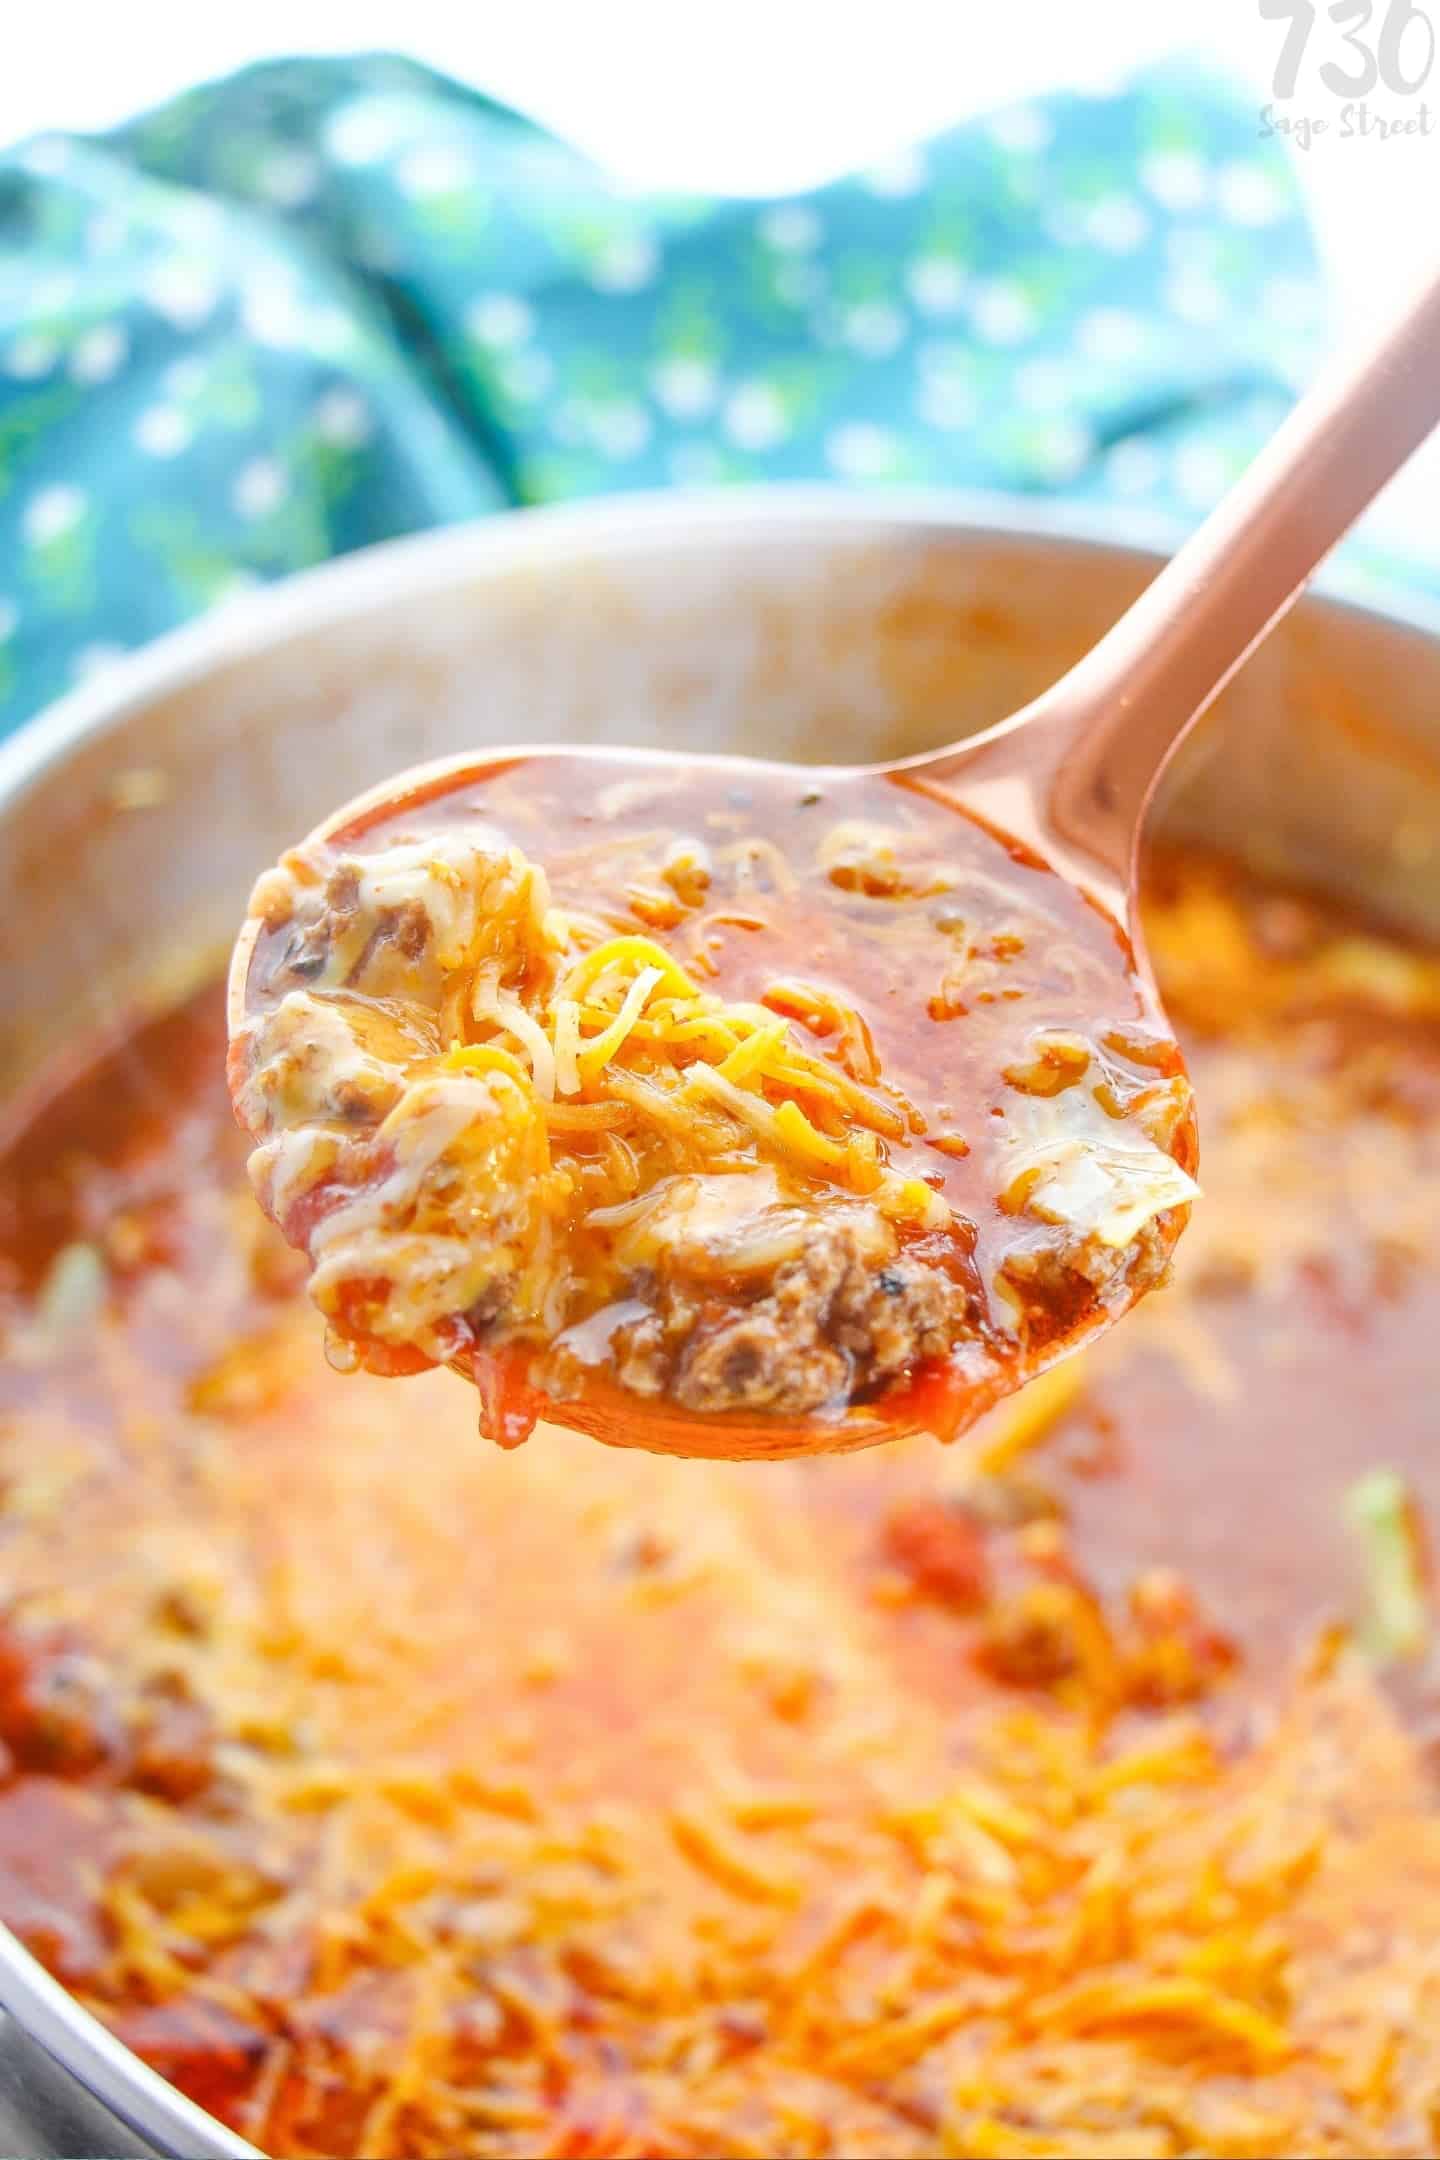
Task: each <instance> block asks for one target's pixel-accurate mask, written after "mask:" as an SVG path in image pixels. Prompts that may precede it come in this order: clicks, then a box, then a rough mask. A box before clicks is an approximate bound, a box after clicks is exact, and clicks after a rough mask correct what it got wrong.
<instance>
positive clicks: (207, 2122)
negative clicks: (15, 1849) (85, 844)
mask: <svg viewBox="0 0 1440 2160" xmlns="http://www.w3.org/2000/svg"><path fill="white" fill-rule="evenodd" d="M806 531H813V532H814V533H815V534H817V535H818V536H821V537H829V538H836V537H844V538H848V539H850V540H852V541H861V542H863V541H864V540H865V539H866V538H867V537H871V538H875V539H881V538H887V537H889V538H894V537H896V536H900V535H905V534H911V535H914V536H915V537H916V538H919V539H923V538H926V537H930V538H933V539H943V538H944V537H946V536H947V535H950V536H955V537H962V538H969V539H973V540H974V541H975V542H977V543H980V544H985V543H987V542H988V543H991V544H998V545H1013V546H1016V547H1021V548H1023V547H1024V546H1025V544H1026V543H1032V542H1039V543H1043V544H1046V545H1050V546H1056V545H1058V546H1060V547H1062V548H1065V549H1070V550H1073V551H1074V552H1075V553H1077V554H1090V555H1093V554H1096V553H1103V554H1108V555H1111V556H1128V557H1129V558H1131V559H1132V560H1134V561H1138V562H1141V563H1144V562H1150V563H1153V564H1155V565H1156V566H1158V564H1159V562H1160V561H1161V560H1163V558H1164V557H1165V556H1166V555H1167V554H1169V553H1171V552H1173V551H1174V549H1175V547H1176V546H1177V545H1178V543H1179V541H1180V540H1181V539H1182V538H1183V537H1184V531H1183V528H1182V527H1180V526H1179V525H1178V524H1177V523H1176V522H1175V521H1173V520H1170V519H1166V518H1159V517H1155V516H1153V515H1144V514H1136V513H1132V512H1131V511H1128V510H1126V509H1124V508H1120V509H1116V508H1114V507H1112V506H1107V505H1103V504H1094V503H1090V504H1063V503H1056V502H1052V501H1048V500H1044V499H1040V498H1030V497H1025V496H1015V495H1003V494H988V493H983V492H963V493H962V492H960V491H958V490H952V489H942V488H935V489H926V488H906V489H889V488H886V489H877V490H874V491H870V490H865V491H858V490H850V489H845V488H840V487H830V486H825V485H810V484H792V485H771V486H757V487H735V488H724V489H705V490H697V491H692V490H683V489H676V490H669V491H656V492H646V493H637V494H633V495H620V496H615V495H611V496H601V497H596V498H593V499H591V500H589V501H586V502H582V503H575V504H561V505H546V506H541V507H535V508H523V509H515V510H510V511H503V512H500V513H497V514H495V515H493V516H490V517H487V518H483V519H479V520H475V521H471V522H466V523H463V524H460V525H451V526H442V527H439V528H437V529H435V530H432V531H428V532H423V533H418V534H412V535H408V536H405V537H403V538H399V539H395V540H388V541H382V542H379V543H376V544H374V545H372V546H369V547H365V548H361V549H358V550H356V551H355V552H354V553H352V554H349V555H346V556H343V557H341V558H338V559H336V560H333V561H330V562H327V563H323V564H320V565H319V566H317V567H316V568H313V569H310V570H304V571H300V572H297V573H294V574H293V575H291V576H289V577H287V578H284V579H282V580H280V581H279V582H277V583H276V584H275V585H274V586H271V587H267V588H265V589H264V590H262V591H259V592H256V593H253V594H247V595H246V596H245V597H244V598H243V599H242V600H240V601H237V602H234V603H231V604H228V605H226V606H225V607H224V608H223V609H221V610H219V611H216V612H212V613H211V614H209V615H207V616H202V617H200V618H199V619H198V620H196V621H194V622H191V623H188V624H185V625H184V626H182V627H181V628H179V629H176V630H172V631H170V632H168V633H167V634H165V635H164V636H162V637H160V638H158V639H156V640H154V641H153V642H152V643H150V644H148V645H146V646H144V647H143V648H141V649H140V650H138V651H137V652H136V653H134V654H133V655H131V656H129V657H127V658H126V659H125V660H124V661H121V662H119V663H117V665H116V666H115V668H114V669H113V670H107V672H106V674H105V676H104V677H103V679H102V680H100V681H97V682H94V683H89V684H85V685H83V686H81V687H80V688H78V689H76V690H74V691H72V692H70V693H69V694H68V695H66V696H64V697H62V698H61V699H59V700H58V701H57V702H55V703H53V704H51V705H50V706H48V707H46V708H45V709H43V710H42V711H41V712H40V713H38V714H36V715H35V716H33V717H32V718H30V719H29V720H26V721H23V722H22V723H21V724H20V726H19V728H18V729H17V730H16V732H15V733H14V734H13V735H11V736H10V737H9V738H8V739H7V740H6V741H4V742H0V822H3V820H4V819H5V818H7V817H11V816H13V815H15V813H16V808H17V806H18V804H19V803H20V802H21V801H22V800H23V798H24V796H25V794H26V793H27V792H28V790H29V789H30V788H31V787H32V786H33V785H35V784H36V782H38V781H39V780H40V779H41V777H42V776H43V775H45V774H46V773H47V772H49V771H50V770H51V769H52V768H54V767H55V766H57V765H60V764H63V762H64V760H65V759H66V758H67V757H68V756H69V755H70V754H71V753H72V752H73V751H75V750H76V749H77V748H78V747H79V746H81V745H82V744H83V743H85V742H87V741H88V740H90V739H92V738H94V737H99V736H103V735H104V734H105V733H106V731H107V730H108V729H109V728H111V727H114V726H116V725H118V724H119V723H120V722H121V721H123V720H124V719H125V718H126V717H127V715H128V714H130V713H131V712H133V711H134V710H135V709H136V708H137V707H139V706H142V705H144V704H146V703H148V702H150V701H152V700H154V699H156V698H158V697H162V696H165V695H167V694H170V693H173V692H175V691H177V690H180V689H182V688H184V687H186V686H187V685H190V684H193V683H195V682H196V681H197V680H199V679H201V678H203V677H204V676H205V675H206V674H208V673H211V672H213V671H214V670H216V669H218V668H220V667H223V666H226V665H234V664H236V663H241V662H243V661H245V660H246V659H247V658H249V657H251V656H253V655H256V654H258V653H260V652H262V651H264V650H267V649H269V648H271V647H273V646H275V645H277V644H279V643H281V642H283V641H284V640H285V639H287V638H289V637H292V636H296V635H300V634H303V633H304V632H305V631H307V630H310V629H315V628H318V627H320V626H321V625H328V626H334V625H336V624H338V623H343V622H344V621H346V620H347V619H350V618H353V617H355V616H356V615H360V614H363V613H365V612H368V611H369V610H370V609H371V608H372V607H376V606H378V605H380V604H382V603H383V604H393V603H394V602H395V601H396V600H397V599H401V600H403V599H404V598H405V596H406V595H407V594H411V593H419V592H423V591H426V590H428V589H430V588H432V587H435V586H437V585H439V586H443V585H445V584H447V583H449V582H451V581H452V580H454V579H456V578H458V577H461V576H464V575H465V574H466V573H470V572H473V573H476V574H484V573H485V572H487V571H493V570H503V569H508V568H525V567H531V566H533V567H537V568H543V567H544V565H545V564H546V563H564V562H567V561H571V560H573V559H574V558H575V557H576V556H577V555H579V556H593V555H596V554H600V555H613V554H615V553H616V552H620V553H625V552H628V551H629V550H631V549H639V550H643V549H645V548H646V547H653V546H654V545H655V544H656V543H657V542H658V541H660V540H663V541H664V543H665V545H666V547H667V549H673V548H674V547H675V546H677V545H679V546H684V545H687V544H690V543H695V544H702V543H704V542H706V541H710V542H713V541H714V540H715V539H716V538H717V537H721V536H725V535H727V534H728V535H730V536H731V537H732V538H733V540H734V541H735V542H736V543H737V544H739V545H744V544H745V543H746V542H748V541H750V540H752V539H763V538H765V537H767V536H770V537H773V536H776V535H784V534H787V533H788V534H791V535H793V536H797V537H798V536H799V535H801V534H803V533H805V532H806ZM1314 589H1315V590H1316V592H1317V594H1318V595H1319V596H1320V597H1321V598H1323V600H1324V601H1325V602H1326V604H1327V605H1328V606H1330V607H1332V608H1338V609H1339V610H1340V611H1342V612H1343V613H1346V614H1349V615H1351V616H1355V617H1359V618H1362V619H1365V618H1368V619H1370V620H1372V621H1374V622H1376V623H1379V624H1386V625H1391V626H1395V627H1399V628H1403V629H1409V630H1414V631H1417V632H1419V633H1421V634H1422V635H1426V636H1428V637H1430V638H1432V639H1434V640H1435V641H1436V644H1437V646H1440V602H1437V601H1435V600H1433V599H1430V598H1428V597H1427V596H1425V595H1423V594H1422V593H1419V592H1417V591H1415V590H1413V589H1410V588H1406V587H1404V586H1399V585H1397V586H1396V588H1395V590H1394V592H1393V595H1392V594H1387V595H1386V596H1385V597H1384V598H1383V599H1382V598H1380V597H1377V595H1376V594H1375V593H1374V591H1373V589H1367V590H1366V591H1364V592H1363V593H1361V592H1360V591H1359V590H1358V589H1357V586H1356V584H1355V582H1354V580H1353V578H1351V577H1347V576H1346V575H1345V574H1344V572H1343V571H1342V572H1340V573H1332V574H1329V575H1326V576H1324V577H1322V578H1321V579H1320V580H1319V581H1317V584H1316V587H1315V588H1314ZM0 2011H4V2012H8V2013H9V2015H10V2016H11V2017H12V2018H13V2019H14V2020H15V2022H16V2024H17V2025H18V2026H19V2027H20V2028H21V2030H22V2031H23V2032H24V2033H25V2034H26V2035H28V2037H29V2038H30V2039H31V2040H32V2041H34V2042H35V2043H36V2044H37V2045H38V2046H39V2047H40V2048H41V2049H42V2050H43V2051H44V2053H45V2054H46V2055H47V2056H48V2057H49V2058H50V2060H51V2062H52V2063H53V2064H54V2065H55V2066H56V2068H57V2069H58V2070H60V2071H61V2072H62V2073H66V2074H68V2075H69V2076H70V2077H72V2078H73V2079H75V2080H76V2081H77V2082H78V2083H79V2085H80V2086H82V2087H83V2088H84V2090H85V2091H86V2092H87V2093H89V2094H90V2095H91V2096H92V2098H94V2099H95V2100H98V2101H99V2102H100V2103H101V2104H102V2105H103V2106H105V2107H107V2108H109V2109H110V2110H111V2112H112V2113H113V2114H114V2115H115V2116H116V2117H118V2118H119V2119H120V2120H121V2121H122V2122H123V2123H125V2124H126V2125H127V2126H128V2127H129V2128H130V2129H132V2130H133V2131H134V2132H135V2133H136V2134H137V2135H138V2136H139V2137H141V2138H144V2139H149V2140H151V2141H152V2142H154V2143H155V2144H156V2146H157V2147H158V2149H159V2150H161V2151H163V2152H168V2153H170V2154H184V2155H185V2156H186V2160H261V2156H260V2154H259V2151H258V2148H257V2147H255V2146H254V2145H251V2144H250V2143H249V2142H248V2141H247V2140H246V2139H244V2138H242V2137H241V2136H240V2135H239V2134H238V2133H237V2132H235V2131H232V2130H230V2129H227V2128H226V2127H225V2125H224V2124H222V2123H220V2122H219V2121H217V2119H216V2118H215V2117H214V2116H212V2115H210V2114H208V2113H207V2112H206V2111H205V2110H204V2109H203V2108H201V2107H199V2106H198V2105H197V2104H196V2103H195V2102H194V2101H191V2100H189V2099H187V2098H186V2097H185V2096H184V2094H183V2093H181V2092H180V2091H179V2090H178V2089H177V2088H176V2087H175V2086H173V2085H171V2084H170V2083H168V2082H167V2080H166V2079H164V2078H163V2077H161V2076H160V2075H159V2073H158V2072H157V2071H154V2070H152V2069H151V2068H150V2067H149V2066H148V2065H147V2064H146V2063H145V2062H143V2061H142V2060H141V2058H140V2057H139V2056H138V2055H136V2054H134V2053H133V2052H132V2051H131V2050H130V2049H129V2048H127V2047H126V2046H125V2045H124V2044H123V2043H122V2042H121V2041H119V2040H117V2039H116V2038H115V2037H114V2035H113V2034H112V2033H110V2032H109V2031H108V2030H107V2029H106V2027H105V2026H104V2025H103V2024H102V2023H101V2022H100V2020H99V2019H98V2018H97V2017H95V2016H94V2015H93V2014H92V2013H91V2012H90V2011H88V2010H86V2009H84V2008H83V2007H82V2006H81V2004H80V2003H79V2002H78V2001H77V2000H76V1999H75V1997H74V1996H72V1995H71V1994H70V1993H69V1992H68V1990H67V1989H66V1988H64V1987H63V1986H62V1985H61V1984H60V1983H59V1982H58V1981H57V1980H55V1979H53V1978H52V1977H51V1975H50V1974H49V1973H48V1972H47V1971H46V1970H45V1968H44V1967H43V1966H42V1965H41V1964H40V1962H39V1960H38V1959H36V1958H35V1957H33V1956H32V1955H31V1953H30V1952H29V1951H28V1950H27V1949H25V1947H24V1946H23V1944H22V1943H21V1942H20V1941H19V1939H18V1937H16V1936H15V1935H13V1934H12V1933H11V1932H10V1930H9V1929H7V1928H4V1927H3V1926H0Z"/></svg>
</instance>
